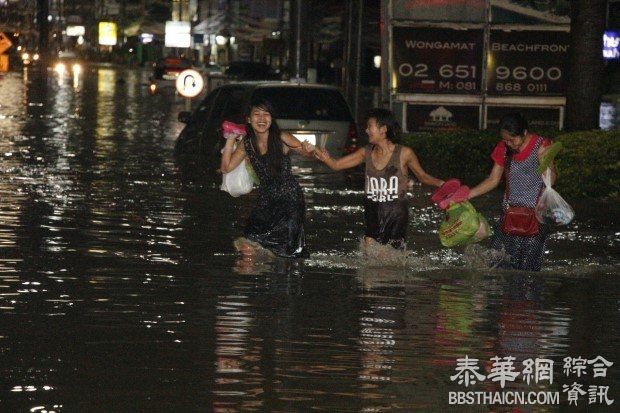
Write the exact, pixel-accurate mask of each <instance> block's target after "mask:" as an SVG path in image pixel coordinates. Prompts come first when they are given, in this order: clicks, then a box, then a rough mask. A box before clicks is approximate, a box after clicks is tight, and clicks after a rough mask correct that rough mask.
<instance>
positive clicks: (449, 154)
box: [403, 131, 620, 198]
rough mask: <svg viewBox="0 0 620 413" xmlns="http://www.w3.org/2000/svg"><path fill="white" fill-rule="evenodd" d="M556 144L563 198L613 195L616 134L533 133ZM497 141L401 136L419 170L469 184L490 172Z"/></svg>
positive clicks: (453, 135) (485, 136) (619, 135)
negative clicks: (412, 153)
mask: <svg viewBox="0 0 620 413" xmlns="http://www.w3.org/2000/svg"><path fill="white" fill-rule="evenodd" d="M536 132H537V133H539V134H540V135H542V136H546V137H549V138H551V139H554V140H559V141H561V142H562V144H563V145H564V149H563V150H562V152H560V154H559V155H558V156H557V158H556V161H557V166H558V172H559V175H560V177H559V180H558V185H557V189H558V191H559V192H560V193H561V194H562V195H566V196H568V197H593V198H600V197H607V196H612V197H613V196H618V186H619V185H620V178H619V177H618V171H619V169H620V160H619V159H620V158H619V157H618V155H619V152H620V131H585V132H573V133H562V132H557V131H555V132H553V131H548V132H544V133H541V132H538V131H536ZM498 140H499V136H498V134H497V132H496V131H452V132H423V133H415V134H409V135H406V136H404V137H403V144H405V145H407V146H410V147H411V148H413V150H414V151H415V152H416V154H417V155H418V157H419V159H420V163H421V164H422V167H423V168H424V169H425V170H426V171H427V172H429V173H430V174H431V175H433V176H436V177H438V178H442V179H445V178H451V177H455V178H459V179H460V180H461V181H462V182H463V183H465V184H467V185H470V186H471V185H475V184H477V183H478V182H480V181H481V180H482V179H484V178H485V177H486V176H487V175H488V174H489V172H490V170H491V168H492V166H493V161H492V160H491V157H490V156H491V152H492V150H493V148H494V147H495V145H496V144H497V142H498Z"/></svg>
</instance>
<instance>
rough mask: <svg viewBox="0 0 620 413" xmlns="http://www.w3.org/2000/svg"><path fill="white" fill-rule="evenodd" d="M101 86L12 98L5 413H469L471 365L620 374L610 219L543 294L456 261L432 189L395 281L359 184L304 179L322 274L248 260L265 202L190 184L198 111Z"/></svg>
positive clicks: (6, 147) (302, 265)
mask: <svg viewBox="0 0 620 413" xmlns="http://www.w3.org/2000/svg"><path fill="white" fill-rule="evenodd" d="M82 75H83V78H82V83H81V84H80V87H79V88H78V89H75V88H73V87H72V85H71V84H68V83H67V84H64V85H58V82H57V81H56V79H55V78H54V76H55V75H54V74H52V73H49V74H48V73H47V72H24V73H10V74H8V75H6V76H4V77H2V78H1V79H0V86H1V87H0V102H2V103H1V105H2V106H0V138H1V139H0V159H1V160H2V162H1V168H2V172H3V179H0V198H1V199H2V202H1V203H0V314H1V316H2V319H3V327H4V328H3V329H2V331H0V362H1V363H0V366H2V367H0V369H1V370H2V373H3V375H2V376H3V379H2V380H3V386H0V407H1V409H0V410H3V411H29V410H33V411H41V410H43V409H45V410H48V411H51V410H54V411H144V410H151V411H216V412H241V411H329V412H334V411H337V412H347V411H356V412H359V411H363V412H375V411H390V412H392V411H403V412H409V411H461V410H460V409H452V408H451V407H454V406H449V405H448V404H447V400H448V399H447V393H448V391H449V390H459V389H460V388H459V386H458V385H457V384H456V383H453V382H451V381H450V379H449V377H450V376H451V375H453V374H454V367H455V362H456V359H457V358H459V357H463V356H464V355H470V356H471V357H477V358H479V359H480V360H483V361H484V364H483V368H484V369H485V370H484V371H485V372H488V369H489V368H490V362H489V360H490V359H491V358H492V357H495V356H501V357H503V356H507V355H512V356H513V357H515V358H517V359H518V360H519V361H521V360H523V359H525V358H534V357H541V356H545V357H551V358H553V359H554V360H556V362H558V363H561V359H562V358H563V357H565V356H569V355H572V356H578V355H582V356H584V357H592V356H594V355H598V354H600V355H603V356H605V357H606V358H607V359H608V360H612V361H614V362H618V360H615V357H614V356H615V355H616V354H617V350H616V348H615V347H616V344H615V343H616V341H617V339H618V331H617V328H616V326H617V325H618V321H619V315H618V311H617V299H618V296H619V291H618V290H619V287H618V283H617V282H616V280H615V275H616V273H617V263H618V253H617V246H618V241H619V240H618V231H617V230H616V229H614V226H617V225H615V221H614V218H609V217H615V216H617V209H614V208H616V207H615V206H613V205H611V204H610V203H587V204H584V205H579V204H578V205H575V207H576V208H577V210H578V216H579V217H580V218H579V219H578V221H577V222H576V223H575V224H574V226H571V227H568V228H566V229H563V230H562V231H559V232H557V233H556V234H555V235H554V237H553V238H552V239H551V242H550V243H549V254H548V258H549V268H550V269H549V270H547V271H545V272H543V273H541V274H525V275H524V274H515V273H511V272H501V271H489V270H487V269H485V268H483V267H482V266H479V267H473V266H467V265H466V263H467V261H466V259H465V258H464V257H463V254H462V251H459V250H444V249H441V248H440V247H439V243H438V240H437V235H436V233H434V232H433V231H434V230H436V228H437V227H438V223H439V220H440V219H441V215H440V214H439V213H438V212H437V211H435V210H434V209H432V208H430V207H429V206H428V202H427V195H428V194H427V193H426V190H425V189H424V188H419V187H416V189H415V191H414V195H413V196H412V199H411V205H412V206H411V216H412V223H411V232H410V234H409V239H410V240H411V250H410V251H408V252H407V254H408V255H406V256H405V257H404V260H397V261H398V262H394V263H391V265H390V266H387V267H386V266H385V265H383V264H381V263H379V262H377V261H372V260H368V259H363V257H362V256H361V255H360V253H359V240H360V236H361V233H362V231H363V211H362V208H360V206H359V205H360V204H359V203H360V195H361V194H360V191H359V188H360V187H361V184H360V182H359V177H356V176H352V177H351V176H347V175H338V176H337V177H336V178H334V177H333V176H329V175H328V176H315V175H313V174H312V173H311V171H309V170H308V169H307V168H305V169H303V168H302V169H299V170H298V172H299V174H300V179H301V184H302V186H303V188H304V191H305V192H306V194H307V196H306V200H307V203H308V213H307V218H308V221H307V233H308V243H309V244H310V246H311V247H312V249H313V253H312V256H311V258H310V259H309V260H306V261H303V262H291V261H286V260H277V259H276V260H274V259H259V260H255V261H251V262H249V261H244V260H243V259H241V258H240V257H239V256H237V254H235V252H234V250H233V247H232V241H233V240H234V239H235V238H236V237H237V236H239V235H240V234H241V232H242V229H243V224H244V221H245V219H246V218H247V215H248V214H249V211H250V210H251V208H252V206H253V203H254V202H255V199H254V198H253V196H248V197H242V198H238V199H234V200H233V199H231V198H230V197H229V196H228V195H227V194H225V193H223V192H222V191H220V190H219V180H218V179H217V178H214V177H210V176H208V175H206V174H204V173H203V172H202V171H201V170H191V169H190V168H185V169H184V168H183V165H179V164H176V163H175V161H174V158H173V156H172V152H173V151H172V149H173V144H174V136H175V135H176V134H177V133H178V130H179V125H178V123H177V122H175V121H174V119H175V118H176V112H178V110H180V109H182V108H183V107H184V102H183V101H182V100H180V99H176V98H174V97H172V96H162V95H150V94H149V93H148V91H147V90H146V87H147V86H148V82H146V78H147V77H148V72H147V71H139V70H126V69H121V68H115V67H111V66H100V67H93V68H91V69H89V70H87V71H85V72H84V73H83V74H82ZM16 96H17V97H19V98H18V99H16V98H15V97H16ZM185 167H187V165H185ZM497 205H498V202H497V199H485V200H481V201H480V209H481V210H483V211H484V212H485V213H487V214H489V215H490V216H497V215H498V209H497ZM606 217H607V218H606ZM610 223H611V225H610ZM599 264H605V266H600V265H599ZM617 383H618V373H617V370H614V373H613V377H610V378H609V380H608V381H607V382H605V383H604V384H607V385H611V386H613V385H614V384H617ZM562 384H563V383H562V381H560V380H558V381H557V383H556V382H554V383H553V385H552V386H547V387H545V388H549V389H551V390H554V391H561V385H562ZM513 385H514V387H515V388H526V389H527V387H524V384H523V382H521V381H519V382H516V383H514V384H513ZM496 388H497V385H496V383H489V382H486V383H483V384H481V385H480V387H479V388H477V390H491V389H496ZM582 401H583V402H584V403H585V402H587V401H585V400H582ZM95 406H97V407H95ZM99 406H100V407H99ZM580 406H581V405H580ZM563 407H565V406H559V407H558V406H548V408H547V407H546V408H545V409H543V410H546V411H563ZM477 410H482V411H487V410H491V409H486V408H482V407H481V408H479V409H477ZM532 410H536V409H532Z"/></svg>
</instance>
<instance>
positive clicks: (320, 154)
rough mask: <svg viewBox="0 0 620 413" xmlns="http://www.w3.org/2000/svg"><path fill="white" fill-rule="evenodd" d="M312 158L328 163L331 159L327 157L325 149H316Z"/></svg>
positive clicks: (327, 153)
mask: <svg viewBox="0 0 620 413" xmlns="http://www.w3.org/2000/svg"><path fill="white" fill-rule="evenodd" d="M314 157H315V158H317V159H318V160H319V161H321V162H329V161H330V160H331V159H332V157H331V156H330V155H329V152H327V150H326V149H317V150H315V151H314Z"/></svg>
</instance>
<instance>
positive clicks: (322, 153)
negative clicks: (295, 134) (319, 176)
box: [301, 141, 331, 162]
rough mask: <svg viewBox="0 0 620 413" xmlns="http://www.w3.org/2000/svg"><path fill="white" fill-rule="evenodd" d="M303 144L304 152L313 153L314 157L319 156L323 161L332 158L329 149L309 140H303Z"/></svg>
mask: <svg viewBox="0 0 620 413" xmlns="http://www.w3.org/2000/svg"><path fill="white" fill-rule="evenodd" d="M301 146H302V148H303V150H304V152H307V153H311V154H313V155H314V157H315V158H317V159H318V160H319V161H321V162H326V161H329V160H331V156H330V155H329V152H327V150H326V149H324V148H321V149H319V148H317V147H316V146H314V145H313V144H311V143H310V142H308V141H303V142H302V143H301Z"/></svg>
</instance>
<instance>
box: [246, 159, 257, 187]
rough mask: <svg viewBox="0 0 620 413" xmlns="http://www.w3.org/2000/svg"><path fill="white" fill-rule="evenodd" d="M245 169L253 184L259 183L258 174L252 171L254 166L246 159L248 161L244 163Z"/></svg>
mask: <svg viewBox="0 0 620 413" xmlns="http://www.w3.org/2000/svg"><path fill="white" fill-rule="evenodd" d="M245 169H246V170H247V171H248V174H249V175H250V178H251V179H252V183H254V185H255V186H258V185H260V180H259V179H258V175H256V171H254V168H253V167H252V163H251V162H250V161H249V160H248V162H246V163H245Z"/></svg>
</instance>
